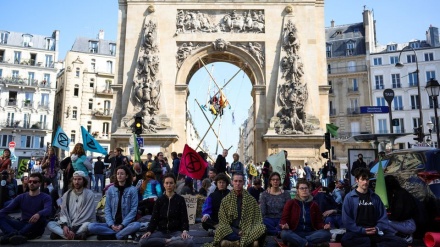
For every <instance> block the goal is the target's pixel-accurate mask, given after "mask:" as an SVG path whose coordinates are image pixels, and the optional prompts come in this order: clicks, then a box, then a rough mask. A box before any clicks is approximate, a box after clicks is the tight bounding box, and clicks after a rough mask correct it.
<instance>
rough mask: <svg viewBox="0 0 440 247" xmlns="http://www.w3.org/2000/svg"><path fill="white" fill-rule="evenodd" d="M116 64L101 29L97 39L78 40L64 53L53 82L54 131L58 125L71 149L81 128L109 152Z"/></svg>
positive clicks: (113, 47) (79, 138)
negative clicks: (65, 135) (64, 55)
mask: <svg viewBox="0 0 440 247" xmlns="http://www.w3.org/2000/svg"><path fill="white" fill-rule="evenodd" d="M115 64H116V42H115V41H111V40H105V39H104V31H102V30H101V31H99V34H98V35H97V37H96V38H93V37H78V38H77V39H76V40H75V43H74V44H73V46H72V49H71V50H69V51H68V52H67V54H66V57H65V60H64V65H63V69H62V70H61V71H60V72H59V73H58V75H57V79H56V80H57V88H56V100H55V105H54V107H55V114H54V129H56V128H57V127H58V126H61V128H62V129H63V131H64V132H65V133H66V134H67V136H68V137H69V138H70V139H71V143H70V150H72V149H73V147H74V145H75V144H76V143H82V142H83V140H82V136H81V126H83V127H84V128H85V129H86V130H87V131H88V132H89V133H90V134H91V135H92V136H93V137H94V138H95V139H96V140H97V141H98V142H99V143H100V144H101V145H102V146H103V147H104V149H106V150H110V140H111V130H112V115H113V111H114V105H115V102H114V100H115V98H116V97H115V92H116V90H114V88H113V86H114V85H115V82H114V78H115ZM59 155H60V157H65V156H68V153H67V152H66V151H63V150H60V154H59ZM88 155H89V154H88Z"/></svg>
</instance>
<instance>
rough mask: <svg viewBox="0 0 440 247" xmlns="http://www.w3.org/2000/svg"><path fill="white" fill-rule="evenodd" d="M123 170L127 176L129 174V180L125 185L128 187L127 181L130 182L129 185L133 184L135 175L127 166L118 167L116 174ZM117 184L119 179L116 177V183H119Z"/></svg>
mask: <svg viewBox="0 0 440 247" xmlns="http://www.w3.org/2000/svg"><path fill="white" fill-rule="evenodd" d="M121 169H122V170H124V171H125V174H127V179H126V180H125V185H127V181H128V183H129V184H131V183H133V182H132V181H133V173H131V171H130V169H128V167H127V166H125V165H122V166H118V167H117V168H116V174H117V173H118V170H121ZM117 182H118V177H117V175H116V181H115V183H117Z"/></svg>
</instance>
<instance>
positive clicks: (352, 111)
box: [347, 107, 361, 115]
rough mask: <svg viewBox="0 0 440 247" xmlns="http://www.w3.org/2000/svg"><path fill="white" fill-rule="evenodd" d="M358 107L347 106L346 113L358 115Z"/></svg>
mask: <svg viewBox="0 0 440 247" xmlns="http://www.w3.org/2000/svg"><path fill="white" fill-rule="evenodd" d="M360 113H361V111H360V108H359V107H349V108H347V115H358V114H360Z"/></svg>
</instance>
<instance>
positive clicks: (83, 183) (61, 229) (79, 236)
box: [47, 171, 95, 240]
mask: <svg viewBox="0 0 440 247" xmlns="http://www.w3.org/2000/svg"><path fill="white" fill-rule="evenodd" d="M86 178H87V175H86V174H85V173H84V172H83V171H76V172H74V173H73V178H72V183H71V189H70V190H69V191H67V192H66V193H65V194H64V195H63V197H62V198H63V199H62V200H63V203H62V205H61V211H60V218H59V220H58V221H50V222H49V223H48V224H47V228H48V229H49V230H50V231H51V232H52V233H51V234H50V239H67V240H85V239H86V238H87V226H88V225H89V224H90V222H91V221H92V219H93V216H94V212H95V210H94V209H95V205H94V194H93V191H91V190H90V189H87V182H88V180H87V179H86Z"/></svg>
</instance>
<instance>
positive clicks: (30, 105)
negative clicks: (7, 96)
mask: <svg viewBox="0 0 440 247" xmlns="http://www.w3.org/2000/svg"><path fill="white" fill-rule="evenodd" d="M34 105H35V104H34V102H32V101H23V102H22V103H21V107H24V108H33V106H34Z"/></svg>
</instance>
